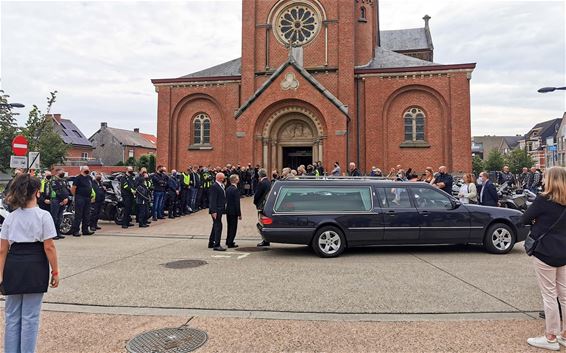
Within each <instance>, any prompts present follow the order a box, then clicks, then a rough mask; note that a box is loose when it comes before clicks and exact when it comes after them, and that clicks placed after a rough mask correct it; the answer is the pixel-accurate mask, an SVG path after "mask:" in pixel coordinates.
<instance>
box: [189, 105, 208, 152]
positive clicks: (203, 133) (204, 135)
mask: <svg viewBox="0 0 566 353" xmlns="http://www.w3.org/2000/svg"><path fill="white" fill-rule="evenodd" d="M209 144H210V117H209V116H208V115H206V114H203V113H201V114H198V115H197V116H196V117H195V118H194V120H193V145H209Z"/></svg>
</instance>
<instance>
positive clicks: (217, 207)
mask: <svg viewBox="0 0 566 353" xmlns="http://www.w3.org/2000/svg"><path fill="white" fill-rule="evenodd" d="M208 192H209V194H208V213H209V214H210V216H211V217H212V230H211V232H210V237H209V238H208V247H209V248H212V249H214V250H216V251H225V250H226V248H223V247H222V246H220V238H221V237H222V214H224V213H225V212H226V190H224V174H223V173H218V174H216V181H215V182H214V183H212V185H211V187H210V189H209V191H208Z"/></svg>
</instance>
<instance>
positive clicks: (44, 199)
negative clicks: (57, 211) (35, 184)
mask: <svg viewBox="0 0 566 353" xmlns="http://www.w3.org/2000/svg"><path fill="white" fill-rule="evenodd" d="M51 178H52V176H51V172H50V171H49V170H47V171H46V172H45V175H44V177H43V179H41V188H40V189H39V192H40V196H39V200H38V204H39V208H41V209H42V210H44V211H47V212H51V192H52V191H53V189H52V187H51Z"/></svg>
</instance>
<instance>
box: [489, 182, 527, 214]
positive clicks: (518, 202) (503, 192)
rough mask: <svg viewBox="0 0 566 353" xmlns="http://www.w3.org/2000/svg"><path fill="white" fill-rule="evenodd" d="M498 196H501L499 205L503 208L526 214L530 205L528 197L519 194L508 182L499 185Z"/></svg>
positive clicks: (521, 193)
mask: <svg viewBox="0 0 566 353" xmlns="http://www.w3.org/2000/svg"><path fill="white" fill-rule="evenodd" d="M497 195H498V196H499V203H500V205H501V207H503V208H510V209H513V210H518V211H521V212H525V211H526V210H527V208H528V207H529V205H530V202H528V200H527V196H525V194H524V193H523V192H521V191H519V192H517V190H516V189H515V188H514V187H513V186H510V185H509V184H508V183H507V182H504V183H503V184H501V185H499V188H498V189H497Z"/></svg>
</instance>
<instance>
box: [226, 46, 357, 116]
mask: <svg viewBox="0 0 566 353" xmlns="http://www.w3.org/2000/svg"><path fill="white" fill-rule="evenodd" d="M289 66H293V67H294V68H295V69H296V70H297V71H298V72H299V73H300V74H301V75H302V76H303V77H304V78H305V79H306V80H307V81H308V82H309V83H310V84H312V85H313V86H314V87H315V88H316V89H317V90H318V91H319V92H320V93H322V95H323V96H325V97H326V98H327V99H328V100H329V101H330V102H331V103H332V104H334V105H335V106H336V107H337V108H338V109H339V110H340V111H341V112H342V113H343V114H344V115H346V116H348V107H347V106H346V105H345V104H344V103H342V102H341V101H340V100H339V99H338V98H336V97H335V96H334V95H333V94H332V93H330V91H329V90H328V89H326V88H325V87H324V86H323V85H322V84H320V82H318V81H317V80H316V79H315V78H314V77H313V76H312V75H311V74H309V73H308V71H307V70H305V69H304V68H303V67H301V66H300V65H298V64H297V63H296V61H295V59H294V58H293V57H290V58H289V60H287V61H286V62H285V63H284V64H283V65H281V66H279V68H278V69H277V70H275V72H274V73H273V74H272V75H271V77H270V78H269V79H268V80H267V81H265V82H264V83H263V85H261V87H260V88H259V89H258V90H257V91H256V92H255V93H254V94H253V95H252V96H251V97H250V98H249V99H248V100H247V101H246V102H244V104H242V106H241V107H240V108H239V109H238V110H237V111H236V113H235V114H234V115H235V117H236V118H238V117H239V116H240V115H242V113H243V112H244V111H245V110H246V109H247V108H248V107H249V106H250V105H252V103H253V102H254V101H255V100H256V99H257V98H258V97H259V96H260V95H261V94H262V93H263V92H264V91H265V90H266V89H267V87H269V86H270V85H271V84H272V83H273V81H275V80H276V79H277V78H278V77H279V76H280V75H281V74H282V73H283V71H285V69H286V68H287V67H289Z"/></svg>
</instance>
